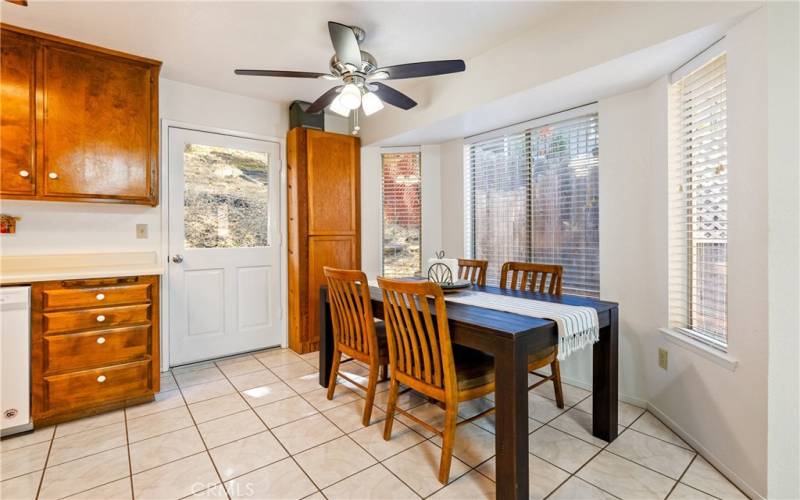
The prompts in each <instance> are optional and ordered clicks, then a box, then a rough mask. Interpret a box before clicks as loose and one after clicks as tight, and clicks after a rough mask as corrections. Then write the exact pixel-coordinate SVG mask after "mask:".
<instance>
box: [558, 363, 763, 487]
mask: <svg viewBox="0 0 800 500" xmlns="http://www.w3.org/2000/svg"><path fill="white" fill-rule="evenodd" d="M561 381H562V382H564V383H565V384H569V385H574V386H575V387H580V388H581V389H586V390H587V391H590V392H591V390H592V384H587V383H586V382H583V381H581V380H576V379H571V378H567V377H563V376H562V377H561ZM618 398H619V400H620V401H622V402H624V403H628V404H632V405H633V406H638V407H639V408H644V409H646V410H648V411H649V412H650V413H652V414H653V415H654V416H655V417H656V418H658V419H659V420H661V422H662V423H664V425H666V426H667V427H669V428H670V430H672V432H674V433H675V434H677V435H678V436H680V438H681V439H683V440H684V441H686V442H687V443H688V444H689V446H691V447H692V448H694V449H695V451H697V453H699V454H700V455H701V456H702V457H703V458H705V459H706V460H707V461H708V463H710V464H711V465H713V466H714V467H716V469H717V470H719V471H720V472H721V473H722V475H723V476H725V477H727V478H728V479H729V480H730V481H731V482H732V483H733V484H735V485H736V487H738V488H739V489H740V490H742V492H743V493H745V494H746V495H747V496H749V497H750V498H755V499H763V498H764V497H763V496H762V495H761V494H759V493H758V492H757V491H756V490H754V489H753V488H752V487H751V486H750V485H749V484H747V482H746V481H745V480H744V479H742V478H741V477H740V476H739V475H738V474H736V473H735V472H733V471H732V470H731V469H730V468H729V467H728V466H726V465H725V464H724V463H723V462H722V461H721V460H720V459H718V458H717V457H716V456H715V455H714V454H713V453H711V452H710V451H709V450H708V448H706V447H705V446H703V445H702V444H701V443H700V441H698V440H697V439H695V438H694V437H693V436H692V435H691V434H689V433H688V432H686V431H685V430H684V429H683V428H682V427H681V426H679V425H678V424H677V423H675V421H674V420H672V419H671V418H669V417H668V416H667V415H666V414H665V413H664V412H663V411H661V410H660V409H659V408H658V407H656V406H655V405H653V404H652V403H650V402H649V401H646V400H644V399H640V398H637V397H633V396H628V395H626V394H619V396H618Z"/></svg>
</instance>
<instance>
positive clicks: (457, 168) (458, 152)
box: [440, 139, 466, 258]
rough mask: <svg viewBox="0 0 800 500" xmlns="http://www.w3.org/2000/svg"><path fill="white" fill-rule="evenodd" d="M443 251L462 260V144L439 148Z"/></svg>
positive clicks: (443, 145)
mask: <svg viewBox="0 0 800 500" xmlns="http://www.w3.org/2000/svg"><path fill="white" fill-rule="evenodd" d="M441 152H442V153H441V164H440V171H441V173H442V191H441V193H442V249H443V250H444V251H445V254H447V255H449V256H450V257H453V258H458V257H464V256H465V255H466V254H465V248H464V143H463V141H461V140H460V139H459V140H455V141H449V142H446V143H444V144H442V148H441Z"/></svg>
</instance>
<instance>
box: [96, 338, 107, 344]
mask: <svg viewBox="0 0 800 500" xmlns="http://www.w3.org/2000/svg"><path fill="white" fill-rule="evenodd" d="M97 343H98V344H105V343H106V338H105V337H97Z"/></svg>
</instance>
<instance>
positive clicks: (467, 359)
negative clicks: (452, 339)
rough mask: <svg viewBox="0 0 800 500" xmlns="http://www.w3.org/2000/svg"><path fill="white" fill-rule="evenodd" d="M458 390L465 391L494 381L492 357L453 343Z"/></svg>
mask: <svg viewBox="0 0 800 500" xmlns="http://www.w3.org/2000/svg"><path fill="white" fill-rule="evenodd" d="M453 361H454V362H455V365H456V380H457V381H458V390H459V391H466V390H469V389H474V388H476V387H481V386H484V385H487V384H493V383H494V358H493V357H492V356H490V355H488V354H485V353H483V352H481V351H477V350H475V349H469V348H467V347H463V346H459V345H453Z"/></svg>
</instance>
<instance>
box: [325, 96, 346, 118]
mask: <svg viewBox="0 0 800 500" xmlns="http://www.w3.org/2000/svg"><path fill="white" fill-rule="evenodd" d="M328 109H330V110H331V111H333V112H334V113H336V114H337V115H339V116H343V117H345V118H347V117H349V116H350V109H349V108H346V107H344V106H343V105H342V95H341V94H339V95H337V96H336V99H334V100H333V102H332V103H331V106H330V108H328Z"/></svg>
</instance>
